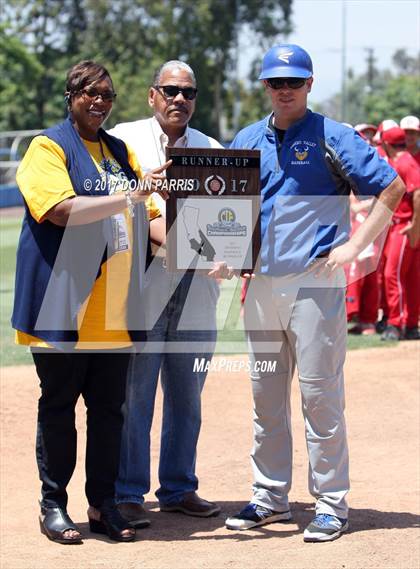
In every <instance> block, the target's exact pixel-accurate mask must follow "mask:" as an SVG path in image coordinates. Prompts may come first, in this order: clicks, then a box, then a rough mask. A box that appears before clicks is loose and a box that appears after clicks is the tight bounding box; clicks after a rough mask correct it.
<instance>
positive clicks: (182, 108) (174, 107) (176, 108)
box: [168, 103, 189, 113]
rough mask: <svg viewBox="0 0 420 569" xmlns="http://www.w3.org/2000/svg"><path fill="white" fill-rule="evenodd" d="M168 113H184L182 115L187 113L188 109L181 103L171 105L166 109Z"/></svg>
mask: <svg viewBox="0 0 420 569" xmlns="http://www.w3.org/2000/svg"><path fill="white" fill-rule="evenodd" d="M168 111H169V112H171V111H184V113H188V112H189V109H188V107H187V106H186V105H183V104H182V103H181V104H179V105H171V106H170V107H169V109H168Z"/></svg>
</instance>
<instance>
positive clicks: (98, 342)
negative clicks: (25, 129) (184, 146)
mask: <svg viewBox="0 0 420 569" xmlns="http://www.w3.org/2000/svg"><path fill="white" fill-rule="evenodd" d="M83 142H84V144H85V146H86V148H87V150H88V152H89V154H90V156H91V157H92V159H93V161H94V163H95V165H96V167H97V169H98V171H99V172H100V173H101V178H102V180H103V182H104V183H106V179H107V177H106V176H105V169H104V159H103V156H102V153H101V148H100V144H99V142H91V141H88V140H83ZM102 148H103V152H104V156H105V159H106V161H107V168H106V169H107V171H108V172H109V175H108V187H109V190H110V193H113V192H114V191H119V187H120V188H121V187H122V186H121V184H119V183H118V182H119V180H121V179H126V177H125V174H124V172H123V171H122V169H121V167H120V165H119V164H118V162H117V161H116V160H115V158H114V157H113V156H112V154H111V153H110V151H109V149H108V148H107V146H106V145H105V143H104V142H102ZM127 151H128V161H129V164H130V166H131V167H132V169H133V170H134V172H135V173H136V174H137V176H138V177H139V178H141V177H142V172H141V168H140V165H139V163H138V161H137V158H136V155H135V154H134V152H133V151H132V150H131V149H130V148H129V147H127ZM16 179H17V182H18V185H19V189H20V191H21V193H22V195H23V197H24V198H25V201H26V203H27V205H28V208H29V211H30V212H31V215H32V217H33V218H34V219H35V220H36V221H37V222H38V223H42V222H43V221H44V219H45V215H46V213H47V212H48V211H49V210H50V209H51V208H52V207H54V206H55V205H57V204H58V203H60V202H62V201H63V200H65V199H68V198H72V197H75V195H76V194H75V192H74V190H73V186H72V183H71V180H70V177H69V174H68V171H67V168H66V158H65V155H64V151H63V149H62V148H61V146H59V145H58V144H56V143H55V142H53V141H52V140H51V139H49V138H48V137H46V136H37V137H36V138H34V140H33V141H32V142H31V144H30V146H29V148H28V151H27V153H26V154H25V156H24V158H23V160H22V162H21V164H20V166H19V169H18V172H17V175H16ZM123 187H124V186H123ZM125 188H127V185H126V186H125ZM146 208H147V210H148V213H149V219H155V218H156V217H159V215H160V211H159V209H158V208H157V207H156V205H155V203H154V202H153V199H152V198H151V197H149V198H148V200H147V201H146ZM112 223H113V228H114V229H115V230H116V231H115V235H116V245H118V247H117V252H116V253H114V255H112V257H110V258H109V259H108V260H107V261H106V262H105V263H104V264H103V265H102V267H101V268H102V271H101V275H100V276H99V277H98V278H97V279H96V281H95V283H94V286H93V288H92V292H91V294H90V295H89V297H88V298H87V299H86V301H85V302H84V304H83V306H82V308H81V310H80V311H79V314H78V318H77V320H78V328H79V341H78V343H77V346H76V347H77V348H78V349H117V348H123V347H128V346H130V345H131V340H130V336H129V334H128V332H127V327H126V305H127V297H128V287H129V280H130V271H131V261H132V239H133V224H132V218H131V217H130V215H129V214H128V211H127V210H125V211H124V212H122V213H121V214H117V215H114V216H112ZM16 343H17V344H23V345H31V346H36V347H49V345H48V344H47V342H45V341H44V340H41V339H39V338H36V337H34V336H31V335H29V334H25V333H24V332H22V331H20V330H17V331H16Z"/></svg>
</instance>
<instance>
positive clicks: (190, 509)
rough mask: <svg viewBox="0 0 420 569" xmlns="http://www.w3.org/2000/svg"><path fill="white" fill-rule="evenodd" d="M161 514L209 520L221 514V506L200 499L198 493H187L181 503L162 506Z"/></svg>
mask: <svg viewBox="0 0 420 569" xmlns="http://www.w3.org/2000/svg"><path fill="white" fill-rule="evenodd" d="M160 511H161V512H179V513H181V514H185V515H186V516H197V517H198V518H209V517H210V516H217V515H218V514H220V506H218V505H217V504H215V503H214V502H208V501H207V500H203V498H200V496H198V494H197V493H196V492H187V493H186V494H184V497H183V498H182V500H181V501H180V502H176V503H175V504H160Z"/></svg>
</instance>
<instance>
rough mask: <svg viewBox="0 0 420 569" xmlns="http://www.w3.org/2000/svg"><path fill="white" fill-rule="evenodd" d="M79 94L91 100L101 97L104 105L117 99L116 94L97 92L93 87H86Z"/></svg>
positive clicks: (112, 92)
mask: <svg viewBox="0 0 420 569" xmlns="http://www.w3.org/2000/svg"><path fill="white" fill-rule="evenodd" d="M79 93H82V95H83V96H86V97H88V98H89V99H92V100H95V99H97V98H98V97H101V99H102V100H103V101H104V102H105V103H109V102H111V101H115V99H116V97H117V93H114V91H98V90H97V89H95V87H86V89H81V90H80V91H79Z"/></svg>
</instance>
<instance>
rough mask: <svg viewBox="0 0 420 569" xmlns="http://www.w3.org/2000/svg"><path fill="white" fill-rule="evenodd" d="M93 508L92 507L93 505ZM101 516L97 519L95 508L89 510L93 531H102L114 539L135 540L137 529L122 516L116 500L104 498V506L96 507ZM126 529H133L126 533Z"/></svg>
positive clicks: (90, 525)
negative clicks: (94, 514)
mask: <svg viewBox="0 0 420 569" xmlns="http://www.w3.org/2000/svg"><path fill="white" fill-rule="evenodd" d="M91 508H92V507H91ZM96 510H97V512H99V513H100V518H99V519H95V518H93V517H91V516H92V515H93V508H92V509H89V510H88V518H89V528H90V531H91V532H92V533H102V534H105V535H107V536H108V537H109V538H110V539H112V540H114V541H133V540H134V538H135V537H136V530H135V529H134V528H132V527H131V526H130V524H129V523H128V522H127V521H126V520H125V519H124V518H123V517H122V516H121V514H120V513H119V511H118V509H117V505H116V503H115V502H114V500H111V499H108V500H104V502H103V504H102V506H100V507H99V508H97V509H96ZM125 530H131V531H130V533H126V534H124V533H123V532H124V531H125Z"/></svg>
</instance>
